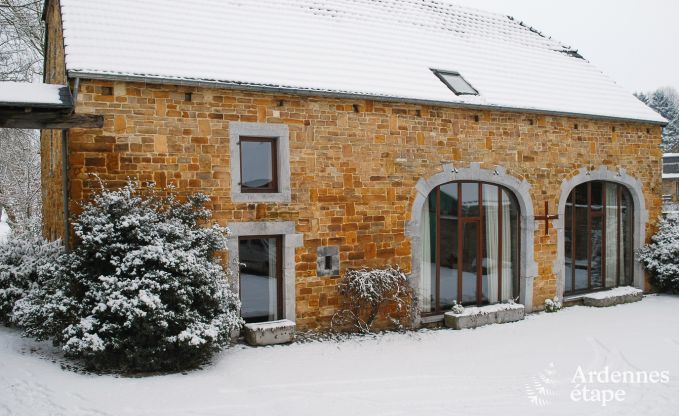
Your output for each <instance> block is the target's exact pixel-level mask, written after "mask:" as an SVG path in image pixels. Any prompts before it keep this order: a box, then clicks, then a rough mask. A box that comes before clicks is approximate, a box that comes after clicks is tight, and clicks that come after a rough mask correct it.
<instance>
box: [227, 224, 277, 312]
mask: <svg viewBox="0 0 679 416" xmlns="http://www.w3.org/2000/svg"><path fill="white" fill-rule="evenodd" d="M271 238H273V239H275V240H276V319H283V236H282V235H244V236H239V237H238V249H239V253H238V256H239V258H240V242H241V241H242V240H267V239H271ZM238 272H239V275H238V299H242V296H241V295H242V293H241V291H242V287H243V285H241V283H240V267H238Z"/></svg>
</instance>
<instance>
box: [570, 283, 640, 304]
mask: <svg viewBox="0 0 679 416" xmlns="http://www.w3.org/2000/svg"><path fill="white" fill-rule="evenodd" d="M643 297H644V292H643V291H642V290H641V289H637V288H636V287H631V286H623V287H616V288H615V289H611V290H606V291H603V292H595V293H590V294H588V295H585V296H583V297H582V303H583V304H584V305H585V306H596V307H598V308H602V307H606V306H613V305H620V304H623V303H632V302H638V301H640V300H641V299H642V298H643Z"/></svg>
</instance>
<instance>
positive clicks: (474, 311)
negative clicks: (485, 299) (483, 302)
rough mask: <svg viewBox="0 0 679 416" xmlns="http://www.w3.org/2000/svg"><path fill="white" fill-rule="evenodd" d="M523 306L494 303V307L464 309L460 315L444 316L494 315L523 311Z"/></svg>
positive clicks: (451, 313)
mask: <svg viewBox="0 0 679 416" xmlns="http://www.w3.org/2000/svg"><path fill="white" fill-rule="evenodd" d="M524 308H525V306H523V305H522V304H520V303H496V304H495V305H487V306H480V307H479V306H472V307H469V308H464V312H462V313H453V312H452V311H451V312H446V315H453V316H471V315H486V314H489V313H495V312H502V311H509V310H515V309H524Z"/></svg>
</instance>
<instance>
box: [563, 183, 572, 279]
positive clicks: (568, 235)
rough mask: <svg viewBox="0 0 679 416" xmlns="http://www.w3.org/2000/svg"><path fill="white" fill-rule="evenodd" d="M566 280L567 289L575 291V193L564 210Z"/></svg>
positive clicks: (569, 198)
mask: <svg viewBox="0 0 679 416" xmlns="http://www.w3.org/2000/svg"><path fill="white" fill-rule="evenodd" d="M564 216H565V218H564V250H565V254H564V258H565V262H566V265H565V268H564V272H565V273H564V281H565V285H566V286H565V291H566V292H572V291H573V194H571V195H570V196H569V197H568V201H566V211H565V212H564Z"/></svg>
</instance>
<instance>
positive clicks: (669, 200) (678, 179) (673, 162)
mask: <svg viewBox="0 0 679 416" xmlns="http://www.w3.org/2000/svg"><path fill="white" fill-rule="evenodd" d="M662 197H663V202H664V203H665V205H666V206H670V205H672V206H673V205H676V203H677V202H678V201H679V153H664V154H663V156H662Z"/></svg>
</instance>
